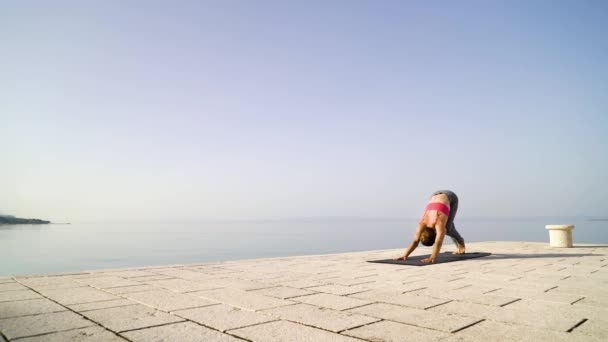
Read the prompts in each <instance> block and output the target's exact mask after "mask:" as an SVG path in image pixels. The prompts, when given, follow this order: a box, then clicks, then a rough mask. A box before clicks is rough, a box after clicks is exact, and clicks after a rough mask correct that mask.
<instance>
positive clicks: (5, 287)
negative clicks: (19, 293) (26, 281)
mask: <svg viewBox="0 0 608 342" xmlns="http://www.w3.org/2000/svg"><path fill="white" fill-rule="evenodd" d="M15 290H29V289H28V288H27V287H25V286H23V285H21V284H19V283H15V282H11V283H0V292H2V291H15Z"/></svg>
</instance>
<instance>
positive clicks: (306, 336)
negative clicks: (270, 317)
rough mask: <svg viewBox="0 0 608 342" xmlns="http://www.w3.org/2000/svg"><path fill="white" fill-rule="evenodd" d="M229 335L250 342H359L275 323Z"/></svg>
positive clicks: (341, 336) (301, 326)
mask: <svg viewBox="0 0 608 342" xmlns="http://www.w3.org/2000/svg"><path fill="white" fill-rule="evenodd" d="M229 333H231V334H234V335H236V336H239V337H242V338H244V339H247V340H250V341H267V342H283V341H290V342H291V341H292V342H360V341H361V340H358V339H355V338H352V337H348V336H343V335H340V334H335V333H331V332H329V331H325V330H321V329H315V328H312V327H308V326H305V325H301V324H297V323H292V322H287V321H276V322H270V323H264V324H259V325H254V326H251V327H246V328H241V329H235V330H230V331H229Z"/></svg>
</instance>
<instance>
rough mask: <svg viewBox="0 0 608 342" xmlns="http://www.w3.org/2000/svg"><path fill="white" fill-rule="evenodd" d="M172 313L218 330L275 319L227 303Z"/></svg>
mask: <svg viewBox="0 0 608 342" xmlns="http://www.w3.org/2000/svg"><path fill="white" fill-rule="evenodd" d="M173 314H174V315H176V316H179V317H183V318H187V319H189V320H191V321H194V322H197V323H200V324H203V325H205V326H208V327H212V328H214V329H217V330H220V331H226V330H230V329H236V328H242V327H246V326H250V325H254V324H259V323H264V322H270V321H273V320H276V318H274V317H272V316H269V315H264V314H261V313H257V312H252V311H249V310H243V309H240V308H237V307H234V306H230V305H227V304H218V305H212V306H206V307H202V308H196V309H188V310H178V311H175V312H173Z"/></svg>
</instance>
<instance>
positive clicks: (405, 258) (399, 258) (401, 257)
mask: <svg viewBox="0 0 608 342" xmlns="http://www.w3.org/2000/svg"><path fill="white" fill-rule="evenodd" d="M393 260H403V261H405V260H407V257H406V256H405V254H403V255H402V256H400V257H398V258H395V259H393Z"/></svg>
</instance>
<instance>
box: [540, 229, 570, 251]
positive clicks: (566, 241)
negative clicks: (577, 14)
mask: <svg viewBox="0 0 608 342" xmlns="http://www.w3.org/2000/svg"><path fill="white" fill-rule="evenodd" d="M545 229H546V230H548V231H549V245H550V246H551V247H566V248H568V247H572V229H574V225H573V224H551V225H547V226H545Z"/></svg>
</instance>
